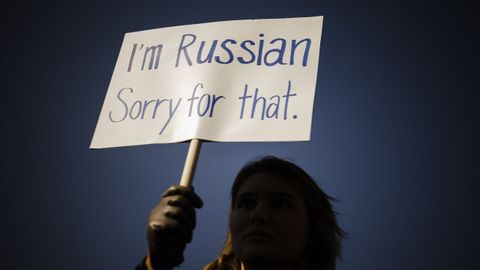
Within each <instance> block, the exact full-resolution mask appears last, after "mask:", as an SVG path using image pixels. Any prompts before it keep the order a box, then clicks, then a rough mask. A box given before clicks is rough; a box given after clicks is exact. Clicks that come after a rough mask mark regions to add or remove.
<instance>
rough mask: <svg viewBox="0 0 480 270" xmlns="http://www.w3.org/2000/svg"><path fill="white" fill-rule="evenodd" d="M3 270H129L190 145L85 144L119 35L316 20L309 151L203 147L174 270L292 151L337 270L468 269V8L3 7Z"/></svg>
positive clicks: (471, 180)
mask: <svg viewBox="0 0 480 270" xmlns="http://www.w3.org/2000/svg"><path fill="white" fill-rule="evenodd" d="M2 6H3V7H2V11H1V13H2V16H1V21H2V23H1V25H2V26H1V27H2V32H1V33H2V37H1V59H2V60H1V76H2V86H3V87H2V91H1V95H2V102H1V108H2V120H3V121H2V122H3V123H4V124H3V125H2V133H3V134H4V136H3V138H4V142H3V143H2V160H3V162H2V180H1V197H2V215H1V222H0V226H1V230H0V233H1V239H0V241H1V245H0V246H1V265H0V268H1V269H69V270H74V269H132V268H133V267H134V265H135V264H136V263H137V262H138V261H139V260H140V259H141V258H142V257H143V256H144V254H145V251H146V241H145V227H146V218H147V215H148V213H149V211H150V209H151V208H152V207H153V206H154V205H155V204H156V203H157V201H158V200H159V197H160V195H161V193H162V192H163V190H164V189H165V188H166V187H167V186H169V185H170V184H173V183H177V182H178V179H179V177H180V174H181V170H182V167H183V162H184V159H185V155H186V151H187V146H188V145H187V144H172V145H151V146H137V147H125V148H116V149H106V150H96V151H93V150H89V149H88V146H89V144H90V140H91V137H92V135H93V131H94V128H95V125H96V122H97V118H98V115H99V113H100V109H101V105H102V103H103V99H104V96H105V93H106V90H107V87H108V84H109V81H110V77H111V75H112V72H113V68H114V65H115V62H116V58H117V55H118V52H119V49H120V46H121V43H122V38H123V35H124V33H126V32H131V31H138V30H145V29H151V28H158V27H166V26H173V25H181V24H192V23H202V22H210V21H221V20H230V19H251V18H283V17H298V16H314V15H324V16H325V22H324V30H323V35H322V45H321V53H320V54H321V56H320V64H319V71H318V83H317V90H316V100H315V110H314V121H313V129H312V140H311V141H310V142H302V143H208V144H205V145H204V147H203V149H202V153H201V158H200V161H199V164H198V171H197V174H196V180H195V186H196V190H197V192H198V193H199V194H200V195H201V196H202V197H203V199H204V201H205V206H204V208H203V209H202V210H201V211H199V212H198V227H197V229H196V231H195V238H194V242H193V243H192V244H191V245H190V246H189V247H188V250H187V251H186V254H185V255H186V258H187V259H186V262H185V263H184V265H183V267H182V269H200V267H201V266H203V265H204V264H205V263H206V262H208V261H210V260H212V259H213V258H214V257H215V256H216V255H217V254H218V252H219V250H220V248H221V246H222V243H223V241H224V235H225V231H226V227H227V223H226V222H227V211H228V203H229V202H228V201H229V199H228V193H229V187H230V185H231V183H232V179H233V177H234V175H235V173H236V172H237V171H238V170H239V168H240V167H241V166H242V165H243V164H244V163H245V162H246V161H247V160H249V159H251V158H253V157H255V156H259V155H264V154H273V155H278V156H280V157H289V158H291V159H293V160H294V161H295V162H296V163H298V164H299V165H300V166H302V167H303V168H305V169H306V170H307V171H308V172H310V173H311V174H312V175H313V176H314V177H315V178H316V179H317V180H318V182H319V183H320V185H321V186H322V187H323V188H324V189H325V191H326V192H327V193H329V194H330V195H332V196H334V197H336V198H338V199H339V201H338V202H337V203H336V204H335V207H336V209H337V210H338V211H339V212H340V213H341V214H340V216H339V219H340V223H341V225H342V226H343V227H344V228H345V230H346V231H348V232H349V233H350V235H351V238H350V239H349V240H347V241H346V242H345V246H344V260H343V261H342V262H340V263H339V266H338V269H340V270H350V269H351V270H354V269H355V270H358V269H368V270H385V269H389V270H397V269H398V270H405V269H422V270H423V269H435V270H439V269H467V270H468V269H472V270H473V269H478V268H477V267H478V266H477V267H476V266H475V265H477V264H478V263H477V259H478V255H480V254H479V251H480V250H479V242H480V236H479V235H480V233H479V228H480V222H479V207H478V204H479V199H478V195H479V194H480V192H479V191H480V190H479V180H480V177H479V166H480V162H479V150H480V147H479V143H478V140H479V135H480V133H479V125H480V120H479V119H480V113H479V104H480V98H479V94H478V91H479V85H478V74H479V69H478V55H479V54H478V49H479V48H480V46H479V42H478V36H479V30H478V29H479V21H478V17H477V16H478V14H476V13H478V12H474V8H473V1H472V2H471V4H469V3H466V2H461V1H456V2H455V1H435V2H433V1H432V2H431V3H427V2H421V1H409V0H406V1H313V0H311V1H278V0H277V1H258V0H257V1H189V2H185V1H177V2H175V1H110V2H102V1H91V2H90V3H88V2H68V1H55V2H49V1H19V2H17V3H4V4H2Z"/></svg>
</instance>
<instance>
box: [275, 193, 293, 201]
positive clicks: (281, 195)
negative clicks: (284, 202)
mask: <svg viewBox="0 0 480 270" xmlns="http://www.w3.org/2000/svg"><path fill="white" fill-rule="evenodd" d="M270 195H271V196H274V197H286V198H289V199H291V200H294V201H298V200H299V199H298V198H297V196H295V195H293V194H291V193H288V192H271V193H270Z"/></svg>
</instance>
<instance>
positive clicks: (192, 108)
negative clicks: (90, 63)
mask: <svg viewBox="0 0 480 270" xmlns="http://www.w3.org/2000/svg"><path fill="white" fill-rule="evenodd" d="M322 22H323V17H322V16H318V17H304V18H290V19H264V20H240V21H225V22H215V23H204V24H196V25H184V26H175V27H167V28H159V29H152V30H146V31H139V32H132V33H127V34H125V37H124V40H123V44H122V47H121V49H120V53H119V56H118V60H117V63H116V65H115V69H114V71H113V75H112V79H111V81H110V85H109V87H108V90H107V94H106V97H105V100H104V104H103V107H102V110H101V112H100V116H99V119H98V123H97V126H96V129H95V133H94V136H93V139H92V142H91V145H90V148H107V147H117V146H129V145H142V144H153V143H174V142H181V141H186V140H190V139H193V138H196V139H202V140H210V141H222V142H229V141H230V142H232V141H305V140H309V139H310V128H311V122H312V111H313V101H314V94H315V88H316V76H317V68H318V60H319V50H320V37H321V31H322Z"/></svg>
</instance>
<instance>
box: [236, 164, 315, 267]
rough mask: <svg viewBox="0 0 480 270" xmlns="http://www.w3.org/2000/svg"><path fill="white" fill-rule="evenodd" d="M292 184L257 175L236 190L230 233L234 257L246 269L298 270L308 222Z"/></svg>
mask: <svg viewBox="0 0 480 270" xmlns="http://www.w3.org/2000/svg"><path fill="white" fill-rule="evenodd" d="M294 181H295V180H294V179H289V178H287V177H284V176H282V175H279V174H275V173H270V172H257V173H254V174H252V175H251V176H249V177H248V178H246V179H245V181H244V182H243V184H242V186H241V187H240V188H239V190H238V192H237V194H236V196H235V198H234V201H233V207H232V212H231V214H230V231H231V234H232V242H233V250H234V253H235V256H236V257H237V258H239V259H240V260H241V261H242V262H244V264H245V265H247V269H253V268H257V267H254V266H258V267H264V268H265V267H266V266H267V265H270V266H274V265H281V266H288V265H290V266H291V267H290V268H292V269H299V268H298V266H299V264H301V262H302V260H303V259H304V258H303V257H304V256H303V254H304V252H305V248H306V245H307V242H308V235H309V225H308V224H309V222H308V214H307V209H306V205H305V201H304V198H303V196H302V194H301V192H300V190H299V189H298V187H297V186H296V185H295V182H294ZM249 265H250V266H251V267H249ZM295 266H297V267H295ZM282 268H284V267H282ZM276 269H280V268H278V267H277V266H276ZM287 269H288V268H287Z"/></svg>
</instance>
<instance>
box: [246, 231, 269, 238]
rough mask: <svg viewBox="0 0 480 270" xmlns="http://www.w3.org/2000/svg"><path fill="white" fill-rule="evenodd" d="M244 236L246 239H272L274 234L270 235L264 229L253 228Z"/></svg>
mask: <svg viewBox="0 0 480 270" xmlns="http://www.w3.org/2000/svg"><path fill="white" fill-rule="evenodd" d="M243 238H244V239H250V238H251V239H271V238H272V236H270V234H268V233H266V232H265V231H262V230H253V231H250V232H249V233H247V234H246V235H245V236H244V237H243Z"/></svg>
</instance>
